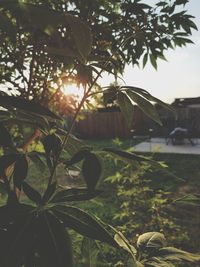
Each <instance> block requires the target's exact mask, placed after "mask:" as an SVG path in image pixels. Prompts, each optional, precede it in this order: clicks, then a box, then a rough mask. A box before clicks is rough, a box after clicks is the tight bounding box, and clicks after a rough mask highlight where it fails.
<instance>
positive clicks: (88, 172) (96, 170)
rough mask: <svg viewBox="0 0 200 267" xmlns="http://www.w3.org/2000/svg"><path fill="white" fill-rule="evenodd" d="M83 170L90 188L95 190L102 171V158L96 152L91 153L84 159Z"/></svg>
mask: <svg viewBox="0 0 200 267" xmlns="http://www.w3.org/2000/svg"><path fill="white" fill-rule="evenodd" d="M82 172H83V177H84V180H85V182H86V184H87V187H88V189H89V190H94V188H95V186H96V185H97V183H98V181H99V179H100V177H101V173H102V167H101V163H100V160H99V158H98V157H97V156H96V155H95V154H94V153H89V154H88V155H87V156H86V158H85V159H84V161H83V165H82Z"/></svg>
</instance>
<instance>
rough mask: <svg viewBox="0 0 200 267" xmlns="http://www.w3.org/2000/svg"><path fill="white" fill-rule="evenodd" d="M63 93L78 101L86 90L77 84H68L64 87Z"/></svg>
mask: <svg viewBox="0 0 200 267" xmlns="http://www.w3.org/2000/svg"><path fill="white" fill-rule="evenodd" d="M61 91H62V92H63V94H64V95H66V96H74V97H76V98H77V99H78V100H81V99H82V98H83V96H84V88H83V87H82V86H77V84H75V83H67V84H65V85H63V86H62V88H61Z"/></svg>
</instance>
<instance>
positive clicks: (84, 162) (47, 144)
mask: <svg viewBox="0 0 200 267" xmlns="http://www.w3.org/2000/svg"><path fill="white" fill-rule="evenodd" d="M65 2H66V1H64V3H63V1H62V0H60V1H54V0H51V1H50V0H49V1H48V0H47V1H40V0H33V1H27V2H26V1H21V0H19V1H18V0H13V1H0V25H1V31H0V35H1V43H0V51H1V69H0V71H1V72H0V75H1V84H5V85H6V93H5V92H3V91H2V92H1V94H0V106H1V107H2V110H1V112H0V116H1V138H0V144H1V147H2V156H1V157H0V177H1V187H2V188H3V190H4V191H5V192H6V193H7V199H6V203H4V205H3V206H1V207H0V259H1V265H2V266H4V267H16V266H17V267H47V266H48V267H51V266H52V267H54V266H58V267H66V266H68V267H71V266H73V255H72V254H73V251H72V245H71V240H70V235H69V233H68V229H73V230H75V231H76V232H78V233H79V234H81V235H83V236H85V237H87V238H91V239H94V240H99V241H101V242H105V243H107V244H109V245H110V246H113V247H115V248H123V249H124V250H125V251H128V252H129V253H130V254H131V256H132V261H133V264H135V265H136V266H137V265H138V263H137V260H136V257H135V251H136V250H135V248H134V247H133V246H132V245H131V244H129V242H128V240H127V239H126V238H125V237H124V236H123V234H122V233H119V232H117V231H116V230H115V229H114V228H113V227H111V226H109V225H105V224H104V223H103V222H102V221H101V220H100V219H98V218H96V217H95V216H92V215H90V214H89V213H87V212H85V211H84V210H82V209H80V208H78V207H77V206H76V203H77V202H82V201H88V200H91V199H93V198H95V197H96V196H98V195H99V194H101V190H99V189H98V188H97V186H98V182H99V180H100V178H101V174H102V166H101V161H100V160H99V156H98V155H97V153H96V152H95V151H93V150H92V148H90V147H87V146H84V145H83V144H82V142H80V141H79V140H77V138H75V137H74V136H73V135H72V134H71V131H72V129H73V126H74V123H75V121H76V119H77V117H78V116H79V113H80V111H81V109H82V107H83V106H84V104H85V103H87V101H88V99H89V97H90V96H91V95H92V94H93V93H95V92H93V90H94V89H95V86H96V84H97V80H98V78H99V77H100V75H101V73H102V72H103V71H104V70H106V71H108V72H109V71H110V72H112V73H114V74H115V75H117V74H118V73H122V71H123V68H124V65H125V63H130V62H132V63H133V64H135V63H137V62H138V60H139V58H140V57H141V56H142V55H143V53H145V61H146V60H147V57H148V56H147V54H148V55H149V56H150V60H151V63H152V64H153V66H154V67H156V59H157V57H158V56H160V57H163V52H164V50H166V49H168V48H169V47H170V46H171V45H178V46H182V45H185V44H186V43H189V42H191V41H190V40H189V39H187V38H185V36H189V35H190V34H191V29H192V28H194V29H195V28H196V26H195V24H194V23H193V22H192V20H191V16H190V15H188V14H187V13H186V12H184V11H183V12H179V13H176V12H175V8H176V6H179V5H180V4H182V3H183V4H184V3H186V2H187V1H181V2H180V1H175V2H174V3H172V5H171V6H169V4H167V2H165V1H163V2H159V3H158V4H157V8H156V9H153V8H151V7H149V6H148V5H145V4H142V3H140V1H134V3H133V5H132V3H128V2H127V3H122V2H118V1H111V3H110V4H109V3H108V2H107V1H94V3H93V4H91V1H88V2H87V3H86V4H84V5H83V4H81V3H83V2H82V1H69V2H67V3H65ZM94 4H95V5H94ZM96 4H97V5H96ZM160 4H161V5H160ZM96 7H98V8H99V12H97V16H94V11H95V10H96ZM86 11H87V12H86ZM108 11H111V12H110V13H109V12H108ZM124 15H127V16H128V19H127V18H126V19H125V20H124ZM86 22H89V25H90V28H89V27H88V25H87V24H86ZM99 22H100V23H99ZM110 22H112V23H113V22H114V24H110ZM108 25H109V27H108ZM116 26H117V28H116ZM98 27H100V29H99V30H100V31H99V30H98ZM132 31H133V32H132ZM91 32H92V33H93V34H91ZM97 33H98V34H99V36H100V37H99V38H97V36H96V34H97ZM92 35H93V41H92ZM157 35H158V36H157ZM182 36H184V37H182ZM168 38H170V40H168ZM114 40H115V41H114ZM122 44H123V45H122ZM129 49H131V51H133V52H134V53H132V52H131V53H130V51H129ZM122 51H123V52H122ZM105 61H106V62H105ZM99 68H100V69H101V70H100V71H99ZM94 73H96V77H95V78H94V77H93V76H94V75H93V74H94ZM74 79H76V81H77V83H79V84H80V83H81V84H83V85H84V89H85V91H84V96H83V98H82V100H81V101H80V102H79V103H76V102H73V105H75V114H74V116H73V118H72V122H71V124H70V125H69V126H68V129H67V131H66V130H65V129H64V125H63V124H64V123H63V121H62V119H61V117H60V116H59V115H57V114H55V113H54V112H52V111H50V110H49V109H48V108H47V107H48V106H51V107H52V109H54V110H55V107H56V106H57V105H56V104H55V103H54V102H55V99H57V96H59V95H60V90H61V87H62V86H63V84H64V83H65V82H66V81H69V80H70V81H73V80H74ZM10 84H11V85H12V86H10ZM9 90H11V91H12V92H11V95H10V94H9ZM13 90H14V93H13ZM106 90H107V89H106ZM108 90H109V89H108ZM115 96H116V98H117V101H118V104H119V105H120V108H121V110H122V112H123V113H124V115H125V116H126V117H127V115H129V114H128V111H127V109H126V108H127V101H129V104H128V105H129V107H130V103H131V104H132V101H134V102H135V103H137V104H138V106H139V107H140V108H141V109H142V110H143V111H145V112H147V113H148V114H149V116H150V117H151V118H152V119H154V120H155V121H156V122H158V123H160V120H159V118H158V116H157V113H156V112H155V108H154V106H153V105H152V104H151V101H153V102H156V103H159V104H161V105H164V106H166V105H165V104H164V103H163V102H161V101H160V100H158V99H156V98H155V97H153V96H151V95H150V94H149V93H147V92H146V91H145V90H143V89H140V88H135V87H119V88H116V92H115ZM64 100H65V99H64ZM66 104H67V106H68V109H69V110H71V107H70V103H66ZM76 104H77V105H76ZM58 113H60V114H61V113H63V110H59V111H58ZM27 129H28V134H27ZM30 133H31V135H29V134H30ZM35 140H40V142H41V144H42V149H41V150H36V149H33V146H31V144H32V143H33V141H35ZM109 153H112V154H118V155H119V156H122V157H123V158H126V159H127V160H129V161H130V160H131V161H134V162H135V161H139V162H140V161H142V162H148V163H149V164H151V165H153V166H154V167H155V166H156V167H158V166H159V164H157V163H155V162H153V161H149V159H147V158H145V157H140V156H137V155H134V154H127V152H123V151H113V150H110V149H105V150H104V151H102V154H103V156H104V155H105V154H109ZM30 162H33V163H34V164H36V165H37V166H38V168H40V169H42V168H43V167H44V166H45V168H48V171H49V173H48V177H46V178H47V179H46V187H45V188H44V190H43V191H42V192H39V190H38V189H35V188H34V187H33V186H32V185H30V184H29V183H28V182H27V180H26V178H27V174H28V171H29V166H30ZM61 164H62V165H65V167H66V168H67V169H73V168H75V167H77V168H79V169H80V170H81V172H82V177H83V180H84V186H83V187H81V188H63V187H61V186H60V185H59V184H58V181H57V176H56V170H57V167H58V166H59V165H61ZM159 167H160V166H159ZM40 175H41V176H42V172H41V173H40ZM39 179H40V177H39ZM21 196H25V198H22V197H21ZM84 242H85V246H86V245H87V247H89V248H91V247H95V245H94V243H93V245H92V243H91V242H89V241H87V240H86V239H85V241H84ZM85 246H84V248H85ZM177 253H178V252H177ZM84 255H85V258H88V257H89V256H90V255H89V256H88V253H86V252H84ZM93 255H96V254H95V253H94V254H93ZM188 255H189V254H188ZM192 259H193V260H196V259H198V257H197V258H195V256H194V257H192ZM86 262H87V259H86ZM89 264H90V262H89Z"/></svg>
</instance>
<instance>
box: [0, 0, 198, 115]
mask: <svg viewBox="0 0 200 267" xmlns="http://www.w3.org/2000/svg"><path fill="white" fill-rule="evenodd" d="M187 2H188V1H187V0H183V1H177V0H176V1H175V0H174V1H171V2H169V1H158V2H157V4H156V5H155V6H153V7H152V6H149V5H147V4H146V3H143V2H141V1H138V0H134V1H125V2H123V1H120V0H117V1H116V0H113V1H105V0H103V1H102V0H92V1H91V0H87V1H84V3H83V1H81V0H78V1H77V0H71V1H63V0H60V1H55V0H46V1H41V0H31V1H22V0H13V1H1V2H0V25H1V31H0V37H1V38H0V39H1V40H2V41H1V43H0V52H1V59H0V61H1V65H0V77H1V79H0V80H1V84H5V85H6V88H7V89H9V90H11V91H12V92H15V93H16V92H17V93H18V94H20V95H21V96H22V97H23V98H29V99H30V98H31V99H34V100H35V101H36V102H38V101H39V102H40V103H42V105H45V106H47V105H49V106H50V105H51V107H53V106H54V108H55V109H57V110H58V111H59V112H60V113H61V114H64V113H70V112H74V109H76V107H77V105H76V101H74V100H72V99H71V98H69V97H65V96H64V95H63V93H62V87H63V86H64V85H65V84H66V83H71V82H75V83H78V84H82V85H83V86H84V87H86V86H90V85H91V84H92V83H93V84H94V85H95V84H96V82H97V80H96V79H95V75H96V74H98V73H99V71H100V72H103V71H106V72H110V73H112V74H113V75H115V76H117V75H118V74H122V73H123V70H124V67H125V65H126V64H133V65H135V64H139V60H140V59H141V58H143V66H145V65H146V63H147V61H148V60H150V62H151V64H152V65H153V66H154V67H155V68H157V60H158V59H159V58H160V59H165V57H164V52H165V51H166V50H167V49H169V48H174V47H176V46H183V45H186V44H188V43H192V41H191V40H190V39H189V38H188V37H189V36H190V35H191V30H192V29H197V28H196V25H195V24H194V22H193V21H192V18H193V17H192V16H191V15H189V14H188V13H187V11H185V10H184V9H183V8H182V6H184V5H185V4H186V3H187ZM180 7H181V8H180ZM87 25H89V27H90V28H89V27H88V26H87ZM129 96H130V98H132V100H133V101H136V103H137V101H140V97H139V96H138V95H137V96H135V94H134V93H133V92H132V93H131V95H129ZM124 97H125V96H124V95H122V94H119V98H120V99H121V101H123V100H122V98H124ZM119 101H120V100H119ZM126 102H127V100H126ZM66 103H67V104H66ZM143 110H145V109H143ZM154 117H155V114H154ZM157 120H158V118H157Z"/></svg>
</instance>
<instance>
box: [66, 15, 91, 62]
mask: <svg viewBox="0 0 200 267" xmlns="http://www.w3.org/2000/svg"><path fill="white" fill-rule="evenodd" d="M65 20H66V21H67V23H68V25H69V27H70V29H71V33H72V36H73V38H74V41H75V44H76V47H77V49H78V51H79V53H80V54H81V56H82V57H83V58H86V57H87V56H88V55H89V54H90V52H91V47H92V35H91V31H90V29H89V27H88V26H87V25H86V24H85V23H84V22H83V21H81V20H80V19H79V18H78V17H75V16H72V15H70V14H66V15H65Z"/></svg>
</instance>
